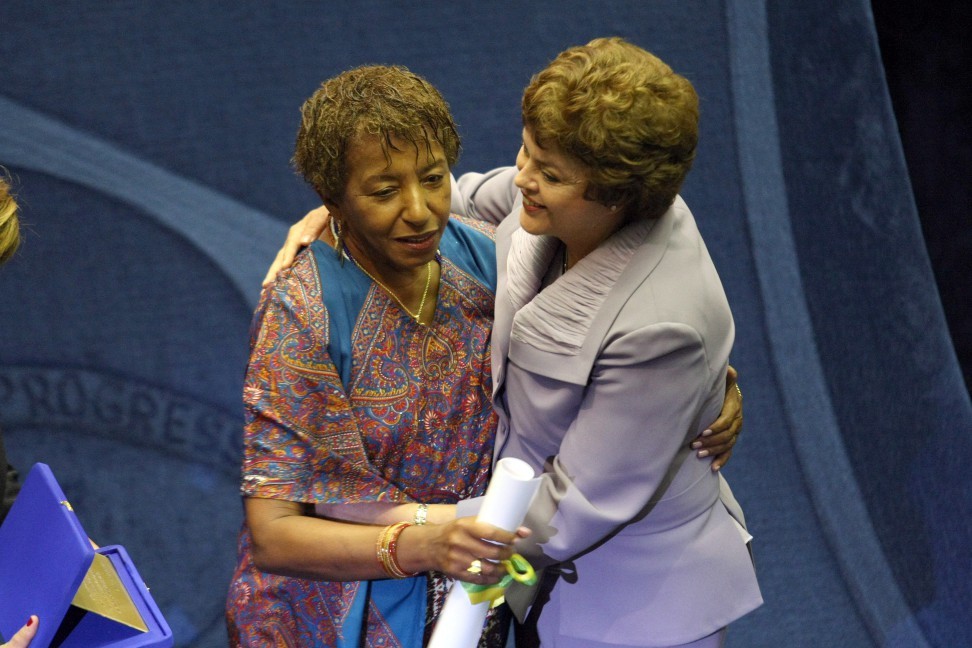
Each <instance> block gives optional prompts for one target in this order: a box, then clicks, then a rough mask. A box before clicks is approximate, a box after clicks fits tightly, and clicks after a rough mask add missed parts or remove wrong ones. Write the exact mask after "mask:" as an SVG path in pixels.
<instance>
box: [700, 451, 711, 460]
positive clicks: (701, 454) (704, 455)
mask: <svg viewBox="0 0 972 648" xmlns="http://www.w3.org/2000/svg"><path fill="white" fill-rule="evenodd" d="M708 456H709V451H708V450H700V451H699V459H702V458H703V457H708Z"/></svg>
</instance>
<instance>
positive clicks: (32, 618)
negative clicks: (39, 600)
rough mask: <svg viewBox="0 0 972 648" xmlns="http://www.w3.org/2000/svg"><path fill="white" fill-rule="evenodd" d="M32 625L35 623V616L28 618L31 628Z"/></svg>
mask: <svg viewBox="0 0 972 648" xmlns="http://www.w3.org/2000/svg"><path fill="white" fill-rule="evenodd" d="M32 625H34V617H30V618H29V619H27V627H28V628H29V627H30V626H32Z"/></svg>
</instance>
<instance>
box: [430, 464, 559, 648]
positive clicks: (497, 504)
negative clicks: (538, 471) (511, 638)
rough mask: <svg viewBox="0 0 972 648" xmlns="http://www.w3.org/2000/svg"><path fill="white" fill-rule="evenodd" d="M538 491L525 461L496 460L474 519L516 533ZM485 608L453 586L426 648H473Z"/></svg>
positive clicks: (456, 585)
mask: <svg viewBox="0 0 972 648" xmlns="http://www.w3.org/2000/svg"><path fill="white" fill-rule="evenodd" d="M539 487H540V478H539V477H536V476H534V473H533V469H532V468H531V467H530V465H529V464H527V463H526V462H525V461H522V460H520V459H514V458H512V457H507V458H506V459H500V461H499V462H498V463H497V464H496V467H495V468H494V470H493V478H492V479H491V480H490V482H489V486H488V487H487V488H486V495H485V496H484V497H483V503H482V507H481V508H480V509H479V515H477V516H476V519H477V520H479V521H480V522H487V523H489V524H492V525H494V526H498V527H500V528H501V529H505V530H507V531H516V529H517V528H518V527H519V526H520V525H521V524H522V523H523V518H524V516H526V512H527V508H529V506H530V501H531V500H532V499H533V496H534V495H535V494H536V492H537V488H539ZM489 605H490V602H489V601H483V602H482V603H476V604H475V605H474V604H473V603H471V602H470V601H469V595H468V594H467V593H466V590H464V589H463V588H462V587H461V586H459V585H458V584H457V583H453V584H452V588H451V589H450V590H449V595H448V597H447V598H446V602H445V605H444V606H443V607H442V613H441V614H440V615H439V620H438V621H437V622H436V624H435V629H434V630H433V631H432V639H431V640H430V641H429V645H428V648H476V645H477V644H478V643H479V636H480V635H481V634H482V633H483V623H485V621H486V613H487V612H488V611H489Z"/></svg>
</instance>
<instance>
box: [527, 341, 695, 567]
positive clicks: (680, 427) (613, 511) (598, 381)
mask: <svg viewBox="0 0 972 648" xmlns="http://www.w3.org/2000/svg"><path fill="white" fill-rule="evenodd" d="M523 375H526V376H528V379H529V380H534V381H537V382H536V384H532V385H514V384H513V383H512V382H511V383H510V389H511V390H513V389H517V390H519V389H529V390H530V391H528V392H526V393H529V394H530V395H531V396H530V398H531V399H539V398H548V397H549V398H554V399H556V398H559V397H561V396H558V395H557V394H558V393H560V392H562V391H563V390H564V389H565V388H566V387H565V384H564V383H562V382H558V381H555V380H553V379H550V378H546V377H542V376H537V375H536V374H521V377H522V376H523ZM510 380H511V381H512V380H515V378H513V377H512V375H511V377H510ZM712 382H713V377H712V375H711V372H710V367H709V363H708V361H707V358H706V353H705V345H704V344H703V341H702V339H701V337H700V335H699V333H698V332H697V331H696V330H695V329H694V328H692V327H690V326H688V325H685V324H679V323H659V324H653V325H651V326H647V327H644V328H641V329H638V330H635V331H633V332H630V333H628V334H625V335H622V336H620V337H618V338H617V339H615V340H613V341H611V342H610V343H609V344H608V345H607V346H606V347H605V348H604V349H603V351H602V353H601V355H600V357H599V359H598V361H597V363H596V364H595V367H594V371H593V374H592V380H591V382H590V384H589V385H587V386H586V387H584V386H576V389H579V390H584V395H583V397H582V401H581V406H580V408H579V410H578V412H579V413H578V414H577V416H576V417H575V418H574V420H573V422H572V424H571V425H570V427H569V429H568V430H567V432H566V434H565V436H564V438H563V440H562V442H561V444H560V450H559V452H558V454H557V455H556V456H554V457H552V458H551V459H550V460H549V461H548V462H547V466H546V471H545V473H544V478H543V483H542V485H541V488H540V492H539V494H538V495H537V497H536V499H535V500H534V502H533V505H532V506H531V509H530V511H529V513H528V515H527V519H526V521H525V522H524V525H525V526H527V527H530V528H531V529H533V531H534V533H533V535H532V536H531V537H530V538H528V539H527V540H526V541H525V542H523V543H521V547H520V549H521V551H522V552H523V553H524V555H526V556H527V558H529V559H530V560H531V562H533V563H534V565H535V566H537V567H544V566H547V565H549V564H552V563H554V562H562V561H565V560H569V559H571V558H572V557H575V556H577V555H578V554H580V553H582V552H584V551H585V550H587V549H589V548H591V547H593V546H595V545H597V544H598V543H599V542H601V541H603V540H605V539H606V538H608V537H609V536H610V535H611V534H612V533H614V532H615V531H616V530H618V529H619V528H620V527H621V526H623V525H626V524H628V523H629V522H631V521H632V520H636V519H640V518H641V517H643V516H645V515H650V509H651V505H652V504H653V503H654V501H655V499H656V497H658V496H659V495H660V494H662V493H663V492H664V488H665V486H666V485H667V484H668V483H669V480H670V479H671V478H672V476H673V475H674V474H675V472H677V470H678V466H679V465H681V461H682V460H684V459H685V457H686V456H688V454H689V450H688V439H689V437H690V436H691V435H692V434H693V433H694V432H695V428H696V427H697V425H698V420H699V419H700V409H701V405H702V402H703V400H704V399H705V397H706V393H707V392H708V386H709V385H711V384H712ZM570 388H575V387H574V386H571V387H570ZM521 393H522V392H521ZM533 424H534V425H538V426H541V427H542V426H543V422H542V421H534V422H533ZM520 433H522V431H520Z"/></svg>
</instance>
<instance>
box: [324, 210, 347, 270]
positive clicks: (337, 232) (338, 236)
mask: <svg viewBox="0 0 972 648" xmlns="http://www.w3.org/2000/svg"><path fill="white" fill-rule="evenodd" d="M328 224H329V225H330V227H331V236H332V237H333V238H334V251H335V252H336V253H337V256H338V258H339V259H341V260H342V261H343V260H344V241H343V240H342V239H343V237H344V232H343V231H342V230H341V224H340V223H339V222H338V219H336V218H334V217H333V216H332V217H331V219H330V221H329V223H328Z"/></svg>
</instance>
